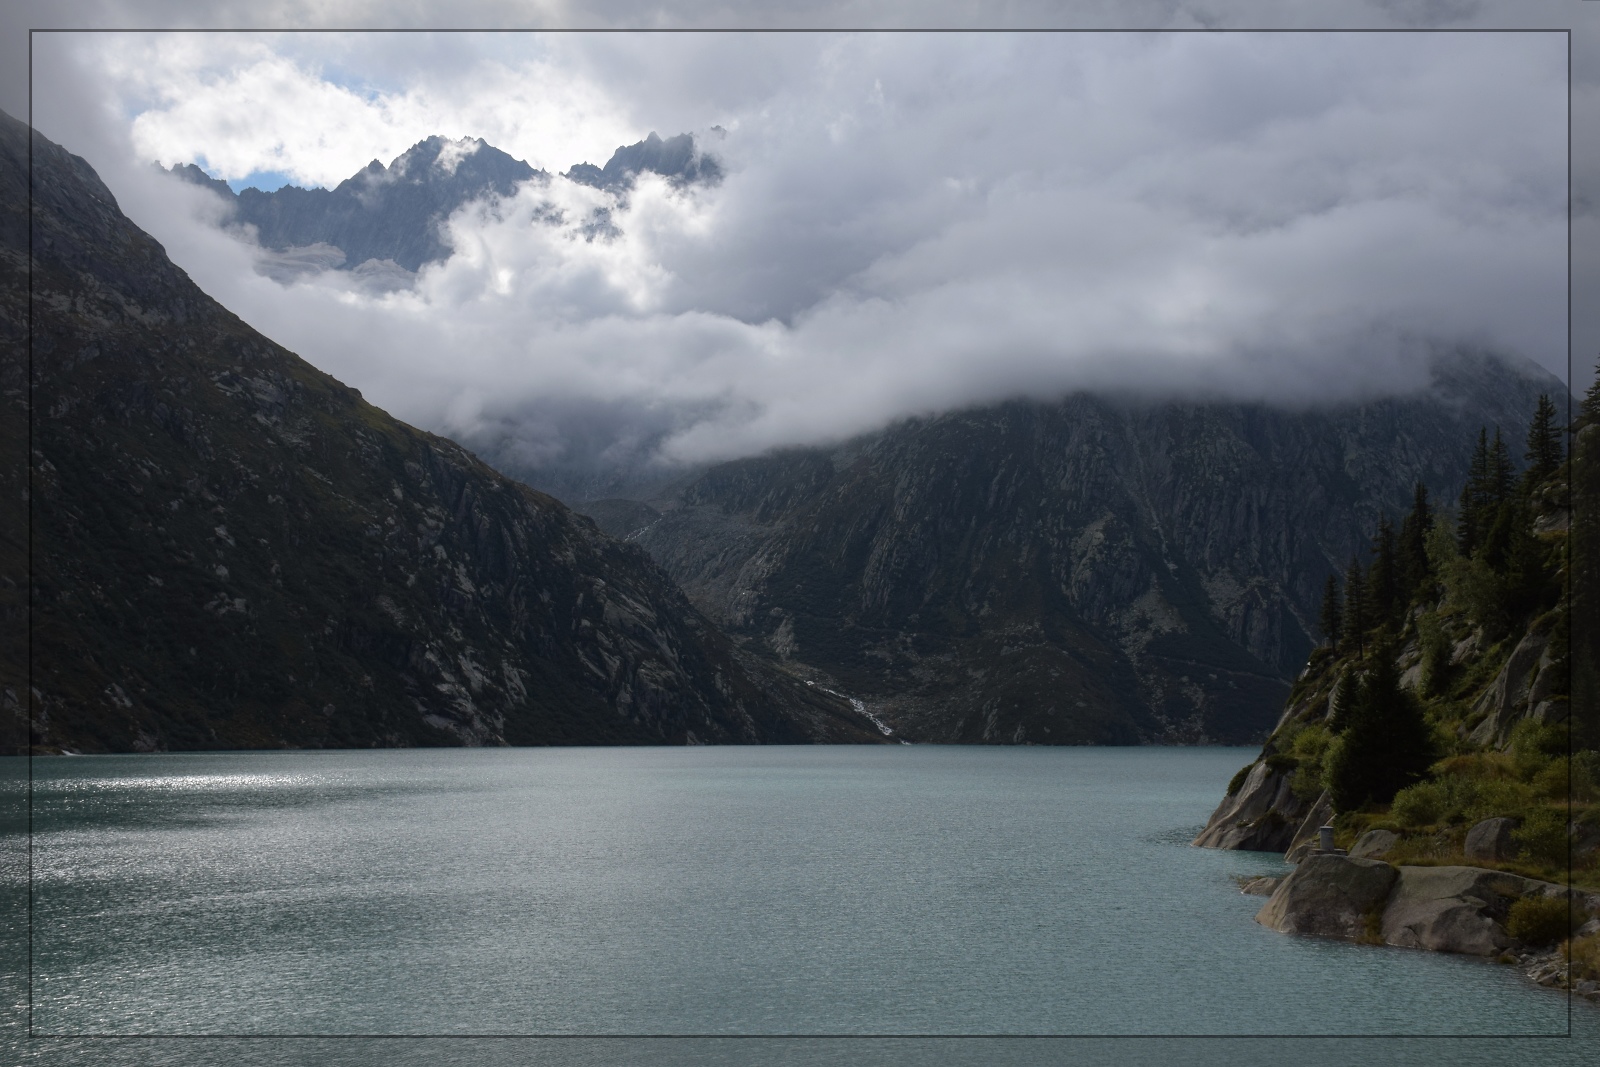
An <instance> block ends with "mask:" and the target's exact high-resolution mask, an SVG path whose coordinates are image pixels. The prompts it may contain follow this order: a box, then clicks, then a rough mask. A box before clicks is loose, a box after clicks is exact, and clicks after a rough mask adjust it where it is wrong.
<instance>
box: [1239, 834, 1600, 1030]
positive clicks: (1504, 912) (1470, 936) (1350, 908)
mask: <svg viewBox="0 0 1600 1067" xmlns="http://www.w3.org/2000/svg"><path fill="white" fill-rule="evenodd" d="M1522 902H1529V903H1528V904H1526V905H1524V904H1522ZM1519 905H1520V909H1521V911H1523V912H1525V913H1538V912H1541V911H1543V912H1552V911H1553V912H1554V913H1555V914H1557V916H1558V917H1559V915H1560V912H1561V910H1562V909H1563V908H1570V909H1571V912H1572V913H1573V915H1574V916H1575V918H1574V919H1573V920H1572V926H1573V927H1574V928H1575V929H1574V931H1573V932H1574V935H1575V936H1577V937H1592V936H1594V935H1595V934H1597V933H1600V918H1597V917H1596V916H1600V894H1589V893H1573V894H1572V895H1571V898H1570V900H1569V897H1568V890H1567V887H1566V886H1563V885H1557V884H1555V883H1553V882H1545V881H1540V880H1538V879H1534V878H1524V877H1521V876H1519V875H1515V874H1510V873H1507V872H1505V871H1495V870H1488V869H1485V868H1482V867H1465V866H1442V867H1420V866H1408V865H1401V866H1398V867H1397V866H1393V865H1391V864H1388V863H1385V862H1384V861H1382V860H1372V859H1360V858H1355V857H1351V856H1342V855H1337V854H1333V853H1314V854H1312V855H1310V856H1308V857H1306V858H1305V859H1304V860H1302V861H1301V862H1300V863H1299V864H1298V865H1297V866H1296V867H1295V868H1294V870H1293V872H1291V873H1290V874H1289V875H1288V877H1286V878H1284V879H1282V880H1281V881H1279V882H1278V883H1277V884H1276V886H1275V888H1274V889H1273V891H1272V895H1271V897H1269V898H1268V900H1267V902H1266V904H1264V905H1263V906H1262V908H1261V910H1260V911H1259V912H1257V913H1256V922H1258V923H1260V924H1261V925H1263V926H1265V927H1268V928H1269V929H1272V930H1276V931H1278V932H1279V933H1286V934H1309V935H1312V936H1316V937H1330V938H1337V939H1341V940H1346V941H1357V942H1361V943H1363V944H1375V945H1392V946H1395V947H1397V948H1416V949H1425V950H1428V951H1431V952H1454V953H1460V954H1463V955H1468V956H1483V957H1487V958H1490V959H1498V960H1500V961H1501V962H1505V963H1514V964H1518V965H1520V966H1521V967H1522V968H1523V969H1524V970H1526V971H1527V972H1528V973H1529V976H1530V977H1533V978H1534V979H1535V980H1536V981H1539V982H1540V983H1541V984H1544V985H1566V984H1569V978H1570V976H1569V973H1568V967H1567V960H1566V954H1565V953H1564V952H1562V951H1560V950H1559V948H1557V947H1556V945H1555V944H1554V943H1553V942H1551V941H1546V940H1544V937H1543V936H1541V934H1540V932H1539V931H1537V930H1535V929H1533V927H1532V926H1530V925H1529V924H1528V923H1527V922H1526V921H1524V922H1518V921H1517V920H1516V919H1515V918H1513V911H1514V910H1516V909H1519ZM1552 905H1553V907H1552ZM1518 935H1521V936H1518ZM1570 984H1571V986H1572V988H1573V991H1574V992H1576V993H1578V994H1579V995H1580V996H1585V997H1588V998H1590V999H1593V1000H1595V1001H1597V1002H1600V982H1597V981H1595V980H1594V979H1590V978H1578V979H1577V980H1576V981H1572V982H1570Z"/></svg>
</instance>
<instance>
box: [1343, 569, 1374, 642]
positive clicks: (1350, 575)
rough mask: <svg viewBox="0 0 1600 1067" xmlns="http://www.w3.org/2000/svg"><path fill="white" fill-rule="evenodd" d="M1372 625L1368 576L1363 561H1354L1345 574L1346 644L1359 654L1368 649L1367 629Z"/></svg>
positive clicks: (1344, 632)
mask: <svg viewBox="0 0 1600 1067" xmlns="http://www.w3.org/2000/svg"><path fill="white" fill-rule="evenodd" d="M1371 625H1372V608H1371V602H1370V600H1369V598H1368V596H1367V576H1366V573H1365V572H1364V571H1362V569H1361V561H1360V560H1358V559H1352V560H1351V561H1350V567H1349V569H1347V570H1346V571H1345V574H1344V630H1343V637H1344V643H1345V644H1346V645H1347V646H1354V647H1355V650H1356V652H1357V654H1360V653H1362V652H1363V651H1364V650H1365V648H1366V636H1367V629H1368V627H1370V626H1371Z"/></svg>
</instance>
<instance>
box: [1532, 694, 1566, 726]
mask: <svg viewBox="0 0 1600 1067" xmlns="http://www.w3.org/2000/svg"><path fill="white" fill-rule="evenodd" d="M1571 717H1572V705H1571V703H1570V702H1569V701H1568V700H1567V698H1566V697H1551V698H1549V699H1548V700H1541V701H1539V703H1538V704H1535V705H1534V706H1533V709H1532V710H1531V711H1529V712H1528V718H1530V719H1532V720H1533V721H1534V722H1540V723H1544V724H1546V725H1548V726H1556V725H1559V724H1561V723H1564V722H1566V721H1567V720H1568V719H1569V718H1571Z"/></svg>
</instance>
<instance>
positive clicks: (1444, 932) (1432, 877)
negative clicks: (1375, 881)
mask: <svg viewBox="0 0 1600 1067" xmlns="http://www.w3.org/2000/svg"><path fill="white" fill-rule="evenodd" d="M1552 890H1553V891H1554V892H1556V893H1561V892H1564V890H1562V889H1561V887H1559V886H1552V885H1550V884H1549V883H1547V882H1540V881H1537V880H1535V879H1532V878H1522V877H1519V876H1518V875H1514V874H1506V873H1505V872H1503V871H1487V870H1484V869H1483V868H1481V867H1401V868H1400V871H1399V879H1398V881H1397V883H1396V884H1395V887H1394V892H1393V893H1391V894H1390V896H1389V903H1388V906H1387V907H1385V908H1384V911H1383V925H1382V932H1383V940H1384V942H1385V943H1386V944H1390V945H1397V946H1399V947H1401V948H1422V949H1428V950H1430V951H1433V952H1460V953H1465V954H1467V955H1470V956H1496V955H1499V954H1500V953H1501V952H1503V951H1505V950H1506V949H1507V948H1509V947H1510V946H1511V935H1509V934H1507V933H1506V928H1505V918H1506V913H1507V912H1509V911H1510V910H1511V904H1512V902H1513V901H1515V900H1516V899H1517V898H1518V897H1524V896H1540V895H1548V894H1549V892H1550V891H1552Z"/></svg>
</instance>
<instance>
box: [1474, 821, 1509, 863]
mask: <svg viewBox="0 0 1600 1067" xmlns="http://www.w3.org/2000/svg"><path fill="white" fill-rule="evenodd" d="M1520 823H1521V820H1519V819H1507V818H1495V819H1485V820H1483V821H1482V822H1480V823H1478V824H1477V825H1476V826H1474V827H1473V828H1472V829H1470V830H1468V831H1467V840H1466V843H1465V844H1464V845H1463V846H1462V852H1463V854H1465V856H1466V857H1467V859H1469V860H1490V861H1492V862H1495V863H1499V862H1502V861H1504V860H1509V859H1511V858H1513V857H1514V856H1515V855H1516V854H1517V853H1518V852H1520V851H1521V848H1520V846H1518V845H1517V843H1516V842H1515V841H1513V840H1512V839H1511V832H1512V831H1513V830H1515V829H1516V828H1517V827H1518V826H1519V825H1520Z"/></svg>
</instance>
